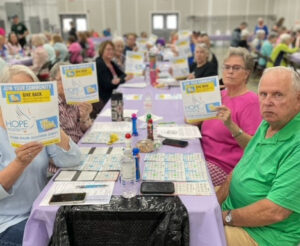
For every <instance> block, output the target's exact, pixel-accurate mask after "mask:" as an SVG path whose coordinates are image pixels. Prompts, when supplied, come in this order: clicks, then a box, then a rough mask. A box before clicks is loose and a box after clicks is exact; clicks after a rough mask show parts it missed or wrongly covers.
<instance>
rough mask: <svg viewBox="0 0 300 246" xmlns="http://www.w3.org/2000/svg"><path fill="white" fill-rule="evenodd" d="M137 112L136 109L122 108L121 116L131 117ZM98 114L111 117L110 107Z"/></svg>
mask: <svg viewBox="0 0 300 246" xmlns="http://www.w3.org/2000/svg"><path fill="white" fill-rule="evenodd" d="M137 112H138V109H124V111H123V116H124V117H129V118H131V115H132V114H137ZM100 116H102V117H111V109H110V108H107V109H105V110H104V111H102V112H101V113H100Z"/></svg>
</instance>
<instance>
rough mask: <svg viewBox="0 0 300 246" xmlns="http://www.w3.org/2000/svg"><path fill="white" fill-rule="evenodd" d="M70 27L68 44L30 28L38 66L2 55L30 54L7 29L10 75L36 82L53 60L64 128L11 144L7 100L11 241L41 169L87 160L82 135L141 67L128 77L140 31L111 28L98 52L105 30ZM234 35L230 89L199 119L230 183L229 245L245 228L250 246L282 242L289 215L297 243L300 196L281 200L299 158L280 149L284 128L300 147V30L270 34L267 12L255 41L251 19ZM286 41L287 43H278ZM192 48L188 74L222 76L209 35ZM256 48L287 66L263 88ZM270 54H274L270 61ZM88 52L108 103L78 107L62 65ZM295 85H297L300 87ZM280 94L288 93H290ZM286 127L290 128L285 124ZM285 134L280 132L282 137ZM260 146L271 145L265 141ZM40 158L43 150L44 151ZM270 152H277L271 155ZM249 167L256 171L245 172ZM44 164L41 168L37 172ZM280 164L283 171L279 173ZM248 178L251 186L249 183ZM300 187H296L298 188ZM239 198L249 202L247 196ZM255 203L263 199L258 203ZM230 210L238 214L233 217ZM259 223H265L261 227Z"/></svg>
mask: <svg viewBox="0 0 300 246" xmlns="http://www.w3.org/2000/svg"><path fill="white" fill-rule="evenodd" d="M71 26H72V28H71V30H70V32H69V37H68V39H67V42H65V40H64V39H63V38H62V36H61V35H59V34H50V35H44V34H33V35H31V38H30V40H31V42H30V43H31V46H32V47H31V48H32V50H31V56H32V60H33V65H32V66H31V67H25V66H18V65H13V66H10V67H8V66H7V64H6V63H5V60H4V59H2V58H1V57H3V58H6V57H7V56H8V55H11V56H16V55H18V54H19V55H20V54H21V53H23V54H24V49H23V48H22V46H21V45H20V43H19V39H18V35H16V34H15V33H14V32H11V33H9V36H8V42H7V41H6V37H5V35H1V34H0V56H1V57H0V79H1V82H16V83H18V82H36V81H38V78H37V77H36V75H37V74H38V73H39V72H40V70H41V69H42V68H43V65H44V64H47V63H49V67H48V68H49V71H50V72H49V75H50V77H49V80H55V81H57V87H58V96H59V105H58V106H59V116H60V126H61V129H62V130H61V135H62V142H61V143H60V144H56V145H52V146H48V147H43V146H42V145H41V144H39V143H35V142H32V143H28V144H25V145H23V146H22V147H20V148H17V149H16V150H15V151H14V150H13V148H12V147H10V145H9V143H8V139H7V134H6V130H5V124H4V123H3V119H2V115H1V107H0V138H1V141H0V157H1V156H5V160H4V161H3V160H2V159H1V158H0V208H3V209H0V211H1V212H0V225H1V227H0V240H6V241H7V242H10V240H12V238H13V237H14V236H13V235H16V236H15V237H16V239H17V240H19V241H18V242H20V240H22V234H23V230H24V227H25V222H26V219H27V218H28V215H29V213H30V208H31V206H32V203H33V201H34V199H35V198H36V197H37V196H38V194H39V193H40V192H41V190H42V188H43V187H44V185H45V183H46V179H45V177H44V175H43V176H41V175H40V174H41V173H43V174H44V173H46V170H47V168H48V165H49V162H50V163H52V164H54V165H55V166H57V167H67V166H71V165H77V164H78V162H79V160H80V158H79V157H78V156H79V150H78V148H77V145H76V143H78V142H79V140H80V139H81V137H82V136H83V135H84V133H85V132H86V131H87V130H88V129H89V128H90V127H91V125H92V123H93V119H95V118H96V117H97V114H99V113H100V111H101V110H102V108H103V107H104V106H105V104H106V103H107V102H108V101H109V100H110V98H111V95H112V93H113V90H114V89H117V88H118V86H119V85H120V84H122V83H127V82H129V81H130V80H131V79H132V78H133V75H127V74H126V72H125V70H126V69H125V60H126V51H138V46H137V45H136V39H137V35H136V34H134V33H129V34H127V35H125V36H124V38H123V37H121V36H118V37H111V34H109V35H108V32H106V33H105V36H106V37H111V39H112V40H106V41H103V42H102V43H101V44H100V47H99V49H98V50H95V45H94V42H93V40H92V38H91V37H97V38H98V37H99V35H98V34H97V35H96V34H95V32H94V31H93V32H77V31H76V27H75V26H74V23H73V24H72V25H71ZM299 30H300V29H299ZM106 31H107V30H106ZM279 32H281V33H279ZM109 33H110V30H109ZM233 35H234V38H235V39H233V40H232V42H231V44H232V46H235V47H230V48H229V50H228V53H227V54H226V56H225V58H224V60H223V65H222V71H221V72H220V75H221V77H222V81H223V84H224V90H222V91H221V99H222V105H221V106H219V107H216V111H217V117H216V118H215V119H211V120H206V121H204V122H201V123H199V124H197V125H199V127H200V128H201V133H202V139H201V146H202V149H203V153H204V157H205V160H206V165H207V168H208V171H209V174H210V177H211V179H212V183H213V185H214V186H220V185H222V186H221V188H220V190H219V191H218V192H217V197H218V200H219V202H220V205H221V206H222V209H223V210H224V212H223V222H224V225H226V226H225V231H226V237H227V241H228V245H235V244H234V243H233V242H232V241H231V240H232V238H236V235H240V234H239V233H242V234H243V235H246V236H245V237H246V238H247V240H248V241H250V242H251V243H252V244H245V245H258V244H257V243H265V241H266V242H268V243H274V240H273V239H272V236H274V235H275V233H276V232H278V230H280V229H278V226H277V225H276V224H275V223H282V224H283V228H285V229H286V226H290V227H291V228H292V230H290V231H289V230H288V229H286V231H284V232H283V236H282V237H284V239H286V240H288V241H289V242H296V240H297V237H299V236H298V235H299V233H300V232H299V229H298V228H294V227H295V226H294V224H295V221H297V220H299V213H300V211H299V207H297V205H299V204H298V203H299V201H298V200H299V199H298V200H297V202H296V203H295V204H296V205H293V202H292V199H296V198H297V197H296V195H293V194H290V193H289V194H288V196H287V197H288V199H287V201H286V202H282V201H281V200H280V199H283V197H282V196H281V195H280V192H283V193H285V194H286V193H288V192H290V190H289V188H284V187H283V185H282V184H288V185H290V186H291V187H293V188H294V187H296V186H297V185H299V178H297V177H295V176H296V175H294V176H293V175H292V173H293V172H292V171H290V170H289V169H288V167H287V165H292V166H293V167H294V168H295V169H296V170H298V169H299V167H298V166H299V165H298V166H296V164H295V163H294V164H293V163H292V164H291V163H290V162H291V161H289V160H288V158H286V159H284V162H283V164H282V165H281V162H280V161H281V157H282V156H285V153H283V151H280V149H281V148H283V149H285V147H284V146H281V142H283V141H285V140H287V139H285V138H284V137H282V136H281V134H283V133H282V132H284V133H287V134H288V136H290V137H291V140H292V141H291V142H290V143H287V145H290V146H292V147H293V148H294V149H295V150H294V149H293V150H289V149H288V148H286V151H290V152H291V155H292V157H293V158H294V159H293V160H295V161H296V156H298V155H299V154H298V152H299V151H297V148H298V145H297V144H298V142H297V141H298V140H296V139H295V138H294V135H296V136H298V135H299V133H298V132H299V129H298V128H297V127H298V126H297V124H296V123H298V121H299V119H298V118H299V115H298V114H299V111H300V108H299V107H300V106H299V105H300V104H299V98H300V97H299V95H298V94H299V81H300V80H299V78H298V77H296V76H297V75H295V74H294V72H293V71H291V70H288V69H287V68H282V66H287V65H288V64H287V63H286V60H285V59H284V56H285V54H291V53H294V52H297V51H298V50H299V46H300V31H299V37H297V36H295V40H292V36H291V35H290V34H288V33H286V30H285V29H284V28H283V27H278V31H277V32H274V30H272V31H271V32H269V30H268V27H267V26H266V25H265V24H264V22H263V20H262V19H259V21H258V25H257V26H256V27H255V35H257V39H254V40H253V42H252V43H249V42H248V38H249V36H251V34H250V32H249V31H248V30H247V23H244V22H243V23H241V25H240V27H239V28H237V29H235V31H234V34H233ZM141 37H143V38H145V39H147V38H148V35H147V33H142V34H141ZM278 38H279V39H278ZM178 39H179V36H178V33H176V32H174V33H172V36H171V37H170V40H169V42H167V44H166V46H165V47H166V49H168V47H169V48H170V52H171V54H172V56H173V57H175V56H179V53H180V52H179V50H178V49H177V47H176V41H177V40H178ZM278 40H279V43H277V41H278ZM164 41H165V40H164ZM159 44H160V45H156V46H155V45H154V44H147V51H145V50H143V52H146V53H147V52H149V53H150V52H154V53H156V52H157V54H158V53H159V54H160V52H161V51H162V50H163V49H164V45H165V43H164V44H163V45H162V43H161V42H159ZM293 46H295V47H293ZM251 47H252V48H251ZM191 51H192V56H190V57H189V59H188V58H187V59H188V62H189V65H190V74H189V75H188V79H196V78H203V77H209V76H215V75H218V60H217V57H216V55H215V54H214V53H213V52H212V49H211V42H210V38H209V35H208V34H206V33H200V32H193V33H191ZM251 51H256V52H257V53H260V54H261V57H260V59H259V61H258V62H259V65H260V66H261V67H263V68H265V67H272V66H281V67H280V68H278V69H274V70H267V71H266V73H265V74H264V75H263V77H262V79H261V82H260V87H259V95H257V94H256V93H254V92H252V91H249V89H248V88H247V83H248V80H249V78H250V76H251V73H252V70H253V67H254V62H253V56H252V55H251ZM266 57H269V58H270V59H266ZM87 58H93V60H94V61H95V63H96V69H97V82H98V88H99V91H98V93H99V98H100V102H98V103H94V104H90V103H80V104H78V105H69V104H67V103H66V100H65V95H64V90H63V85H62V80H61V74H60V66H62V65H66V64H70V63H72V64H80V63H83V62H86V61H87ZM50 68H51V70H50ZM1 70H2V71H1ZM276 76H277V79H276ZM279 78H282V79H283V80H286V81H288V86H287V88H284V89H283V85H282V84H280V83H281V82H280V81H279ZM272 79H273V80H275V82H276V83H275V84H276V91H274V90H273V89H272V86H271V84H270V83H271V82H270V81H272ZM129 83H130V82H129ZM293 91H294V92H295V93H296V94H295V95H294V94H293ZM297 93H298V94H297ZM287 95H289V96H290V98H289V99H287V97H286V96H287ZM297 95H298V97H297ZM281 98H283V99H282V100H281ZM287 102H290V103H294V104H293V105H294V106H291V105H288V104H287ZM284 107H285V108H286V109H287V112H286V114H284V112H282V111H283V108H284ZM290 122H291V123H290ZM290 124H291V125H290ZM277 126H279V127H277ZM286 126H287V127H286ZM285 127H286V128H288V130H285ZM292 127H295V128H297V129H296V130H297V132H296V133H295V134H294V133H291V130H290V129H291V128H292ZM293 134H294V135H293ZM276 136H278V138H280V139H279V140H280V141H279V140H278V139H277V137H276ZM275 138H276V139H275ZM269 139H270V140H269ZM277 140H278V141H277ZM272 141H274V146H273V147H270V148H269V149H267V150H266V151H269V150H270V153H273V154H274V156H276V158H275V159H276V160H275V161H273V160H272V161H271V159H266V158H267V157H262V156H263V154H261V149H260V148H262V149H264V148H267V147H266V146H265V145H267V144H270V143H269V142H272ZM262 143H263V144H262ZM272 143H273V142H272ZM264 144H265V145H264ZM260 145H263V146H262V147H260ZM264 150H265V149H264ZM293 151H295V153H294V152H293ZM281 152H282V153H281ZM280 154H281V155H280ZM37 156H39V157H40V158H35V157H37ZM294 156H295V157H294ZM269 157H270V158H271V155H270V156H269ZM50 159H51V160H50ZM265 159H266V160H267V161H270V163H274V167H273V166H271V165H270V164H269V163H268V165H267V167H266V168H264V167H261V166H258V163H261V164H262V163H263V161H260V160H265ZM248 162H249V163H251V164H252V165H253V168H252V167H250V166H249V165H248V164H247V163H248ZM286 163H287V164H286ZM296 163H298V162H296ZM52 164H51V165H52ZM298 164H299V163H298ZM276 168H277V169H276ZM244 169H245V170H248V172H247V173H246V172H244ZM39 170H41V171H40V172H39V173H38V174H37V172H38V171H39ZM55 170H56V169H55ZM268 170H271V173H268ZM277 172H279V174H278V176H277ZM261 174H262V175H263V176H262V177H261V176H260V175H261ZM289 178H290V179H291V181H290V180H289ZM240 179H241V180H243V181H244V182H245V184H246V183H247V184H249V186H247V187H246V185H240V182H239V180H240ZM32 181H33V182H32ZM292 181H293V182H292ZM21 183H22V184H24V185H21ZM264 184H265V185H264ZM250 186H253V187H256V188H257V190H259V192H260V193H259V194H258V193H255V192H254V191H253V190H251V187H250ZM249 187H250V188H249ZM12 190H18V192H17V193H11V191H12ZM28 190H30V191H31V193H30V196H29V197H27V198H25V199H24V198H22V197H21V195H20V194H22V192H25V191H28ZM293 191H294V190H293ZM298 193H299V192H298ZM298 193H297V192H296V194H298ZM298 195H299V194H298ZM239 197H242V198H243V199H244V200H243V201H241V200H240V199H239ZM18 199H24V201H23V202H24V204H25V206H24V209H22V210H21V209H20V208H18V205H17V204H18ZM256 203H259V205H261V203H262V205H261V206H266V208H267V209H269V210H268V211H271V212H273V211H275V212H277V213H278V214H279V215H278V217H276V218H275V219H272V218H269V217H268V216H269V215H270V214H271V212H268V214H267V215H268V216H266V218H267V219H266V221H264V220H263V219H262V218H259V217H258V218H257V217H255V216H256V215H257V216H258V215H259V213H262V214H263V212H264V211H263V212H262V211H260V210H259V209H258V208H257V207H255V204H256ZM251 206H254V208H253V207H252V210H251ZM7 208H9V209H7ZM253 211H255V212H257V214H255V213H254V212H253ZM278 211H279V212H278ZM250 215H252V216H253V217H255V218H256V221H257V222H255V221H253V220H252V219H251V216H250ZM228 216H231V217H230V218H231V220H230V218H229V217H228ZM273 224H275V225H273ZM233 226H235V227H237V228H239V229H241V228H240V227H246V229H241V230H240V231H238V232H236V231H233V229H232V227H233ZM248 227H249V228H248ZM257 228H259V229H257ZM260 228H262V229H261V230H260ZM264 231H266V235H267V236H266V237H264ZM4 232H5V233H4ZM297 233H298V234H297ZM0 242H1V241H0ZM270 245H271V244H270Z"/></svg>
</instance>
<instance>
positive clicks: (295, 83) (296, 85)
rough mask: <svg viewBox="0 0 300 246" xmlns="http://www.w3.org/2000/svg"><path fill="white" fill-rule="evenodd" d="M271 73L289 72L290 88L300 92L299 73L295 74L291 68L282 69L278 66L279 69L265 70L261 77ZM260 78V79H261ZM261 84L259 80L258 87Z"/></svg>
mask: <svg viewBox="0 0 300 246" xmlns="http://www.w3.org/2000/svg"><path fill="white" fill-rule="evenodd" d="M272 71H281V72H290V73H291V75H292V86H293V88H294V89H295V90H296V91H297V92H299V91H300V75H299V73H297V72H296V71H295V70H293V69H292V68H289V67H283V66H279V67H270V68H266V69H265V70H264V72H263V74H262V77H263V76H264V75H265V74H267V73H270V72H272ZM262 77H261V78H262ZM260 83H261V79H260V81H259V84H258V87H259V86H260Z"/></svg>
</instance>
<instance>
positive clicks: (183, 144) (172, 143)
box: [162, 138, 188, 148]
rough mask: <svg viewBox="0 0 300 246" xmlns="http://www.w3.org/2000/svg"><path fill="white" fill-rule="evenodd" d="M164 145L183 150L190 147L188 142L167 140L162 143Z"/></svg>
mask: <svg viewBox="0 0 300 246" xmlns="http://www.w3.org/2000/svg"><path fill="white" fill-rule="evenodd" d="M162 144H164V145H170V146H174V147H181V148H183V147H186V146H187V145H188V141H183V140H177V139H170V138H166V139H165V140H163V141H162Z"/></svg>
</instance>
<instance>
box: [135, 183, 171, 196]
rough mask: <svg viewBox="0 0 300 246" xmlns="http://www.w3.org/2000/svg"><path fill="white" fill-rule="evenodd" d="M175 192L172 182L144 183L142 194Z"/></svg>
mask: <svg viewBox="0 0 300 246" xmlns="http://www.w3.org/2000/svg"><path fill="white" fill-rule="evenodd" d="M174 192H175V187H174V183H172V182H142V184H141V193H142V194H173V193H174Z"/></svg>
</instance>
